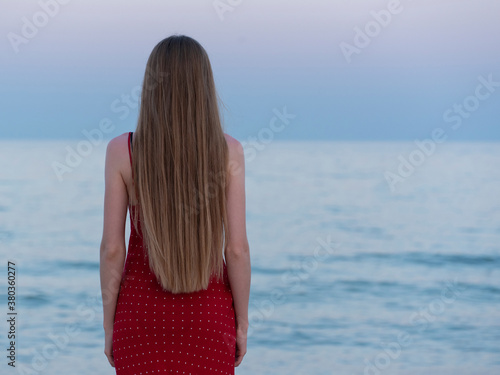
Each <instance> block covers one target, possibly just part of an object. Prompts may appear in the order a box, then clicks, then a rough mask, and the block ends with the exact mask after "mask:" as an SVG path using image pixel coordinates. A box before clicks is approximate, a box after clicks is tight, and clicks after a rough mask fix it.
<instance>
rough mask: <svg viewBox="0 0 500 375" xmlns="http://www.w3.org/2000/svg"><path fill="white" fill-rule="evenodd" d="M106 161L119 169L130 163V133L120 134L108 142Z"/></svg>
mask: <svg viewBox="0 0 500 375" xmlns="http://www.w3.org/2000/svg"><path fill="white" fill-rule="evenodd" d="M106 159H107V161H108V163H111V164H112V165H114V166H116V167H117V168H119V169H122V168H123V167H125V163H126V162H127V161H128V133H123V134H120V135H118V136H116V137H114V138H113V139H111V140H110V141H109V142H108V145H107V147H106Z"/></svg>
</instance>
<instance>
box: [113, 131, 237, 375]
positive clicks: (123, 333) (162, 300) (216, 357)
mask: <svg viewBox="0 0 500 375" xmlns="http://www.w3.org/2000/svg"><path fill="white" fill-rule="evenodd" d="M131 135H132V134H131V133H129V155H130V162H131V163H132V153H131V142H130V141H131ZM135 209H137V207H136V206H135V205H130V206H129V211H130V222H131V233H130V239H129V245H128V254H127V259H126V262H125V267H124V270H123V274H122V281H121V285H120V292H119V295H118V301H117V306H116V313H115V321H114V326H113V356H114V361H115V369H116V373H117V375H139V374H192V375H203V374H207V375H208V374H210V375H212V374H220V375H234V362H235V348H236V344H235V337H236V336H235V335H236V328H235V316H234V305H233V297H232V294H231V288H230V285H229V280H228V277H227V268H226V264H225V263H224V277H223V279H222V280H217V279H216V278H215V275H213V276H212V278H211V281H210V284H209V286H208V288H207V289H206V290H201V291H197V292H193V293H179V294H174V293H171V292H168V291H164V290H163V289H162V288H161V286H160V284H159V283H158V281H157V279H156V277H155V275H154V274H153V273H152V272H151V271H150V269H149V264H148V258H147V252H146V251H144V246H143V241H142V234H141V226H140V222H139V223H138V228H135V227H134V224H133V221H132V214H133V213H132V211H133V210H135Z"/></svg>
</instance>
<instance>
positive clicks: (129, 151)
mask: <svg viewBox="0 0 500 375" xmlns="http://www.w3.org/2000/svg"><path fill="white" fill-rule="evenodd" d="M128 156H129V158H130V166H131V167H132V132H128ZM133 173H134V169H132V175H133Z"/></svg>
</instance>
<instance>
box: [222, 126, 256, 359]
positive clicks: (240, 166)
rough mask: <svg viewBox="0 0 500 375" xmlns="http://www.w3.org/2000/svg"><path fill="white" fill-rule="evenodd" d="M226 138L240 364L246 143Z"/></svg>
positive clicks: (246, 265) (247, 270) (230, 262)
mask: <svg viewBox="0 0 500 375" xmlns="http://www.w3.org/2000/svg"><path fill="white" fill-rule="evenodd" d="M226 139H227V140H228V147H229V173H228V178H229V183H228V188H227V192H226V194H227V197H226V198H227V216H228V229H229V240H228V244H227V247H226V249H225V258H226V266H227V272H228V277H229V283H230V285H231V291H232V294H233V301H234V310H235V314H236V329H237V341H238V340H241V341H240V343H237V344H238V351H237V358H236V366H238V365H239V364H240V362H241V360H242V359H243V356H244V355H245V352H246V333H247V330H248V300H249V297H250V281H251V266H250V249H249V245H248V239H247V233H246V212H245V210H246V209H245V158H244V152H243V146H242V145H241V143H240V142H238V141H237V140H236V139H234V138H232V137H230V136H228V137H226ZM243 341H244V342H243Z"/></svg>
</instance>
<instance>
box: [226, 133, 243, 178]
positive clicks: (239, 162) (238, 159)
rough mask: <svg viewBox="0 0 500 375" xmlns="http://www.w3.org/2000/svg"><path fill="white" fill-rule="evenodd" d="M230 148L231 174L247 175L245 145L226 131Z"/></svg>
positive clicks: (229, 170)
mask: <svg viewBox="0 0 500 375" xmlns="http://www.w3.org/2000/svg"><path fill="white" fill-rule="evenodd" d="M224 137H226V142H227V146H228V149H229V163H228V172H229V175H230V176H237V175H240V176H244V175H245V152H244V150H243V145H242V144H241V142H240V141H238V140H237V139H236V138H234V137H232V136H230V135H229V134H226V133H224Z"/></svg>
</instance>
